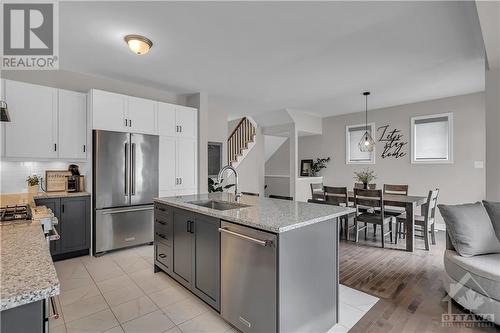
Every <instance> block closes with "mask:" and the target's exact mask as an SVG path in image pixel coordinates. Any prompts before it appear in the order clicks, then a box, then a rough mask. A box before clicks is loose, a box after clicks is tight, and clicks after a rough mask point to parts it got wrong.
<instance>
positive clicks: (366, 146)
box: [358, 131, 375, 152]
mask: <svg viewBox="0 0 500 333" xmlns="http://www.w3.org/2000/svg"><path fill="white" fill-rule="evenodd" d="M358 146H359V150H360V151H362V152H372V151H373V148H374V147H375V141H374V140H373V138H372V136H371V135H370V133H368V131H366V132H365V134H363V137H362V138H361V141H359V143H358Z"/></svg>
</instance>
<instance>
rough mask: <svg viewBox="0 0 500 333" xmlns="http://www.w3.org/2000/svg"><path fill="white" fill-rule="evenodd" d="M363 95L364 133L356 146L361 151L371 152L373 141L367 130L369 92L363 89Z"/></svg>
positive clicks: (373, 146) (373, 145)
mask: <svg viewBox="0 0 500 333" xmlns="http://www.w3.org/2000/svg"><path fill="white" fill-rule="evenodd" d="M363 95H364V96H365V134H363V137H362V138H361V141H359V144H358V146H359V150H360V151H362V152H372V151H373V148H375V141H374V140H373V138H372V136H371V135H370V133H369V132H368V96H369V95H370V92H369V91H365V92H363Z"/></svg>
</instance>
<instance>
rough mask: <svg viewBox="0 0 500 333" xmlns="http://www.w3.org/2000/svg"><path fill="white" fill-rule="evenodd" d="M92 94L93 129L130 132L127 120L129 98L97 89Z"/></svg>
mask: <svg viewBox="0 0 500 333" xmlns="http://www.w3.org/2000/svg"><path fill="white" fill-rule="evenodd" d="M91 94H92V129H101V130H108V131H116V132H128V131H129V127H128V120H127V119H126V118H125V116H126V106H127V96H125V95H120V94H115V93H110V92H107V91H102V90H95V89H93V90H92V91H91ZM126 120H127V125H126V124H125V121H126Z"/></svg>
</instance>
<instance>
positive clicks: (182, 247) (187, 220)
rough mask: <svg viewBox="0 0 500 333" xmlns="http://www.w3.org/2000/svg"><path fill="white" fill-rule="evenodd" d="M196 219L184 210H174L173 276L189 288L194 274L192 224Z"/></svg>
mask: <svg viewBox="0 0 500 333" xmlns="http://www.w3.org/2000/svg"><path fill="white" fill-rule="evenodd" d="M192 221H194V218H193V216H192V214H191V213H188V212H186V211H183V210H179V209H174V210H173V222H174V223H173V235H174V237H173V241H172V249H173V255H172V261H173V263H172V275H173V276H174V277H175V279H176V280H177V281H178V282H179V283H181V284H183V285H184V286H185V287H187V288H191V272H192V263H193V261H192V258H193V257H192V234H191V229H190V227H191V224H192Z"/></svg>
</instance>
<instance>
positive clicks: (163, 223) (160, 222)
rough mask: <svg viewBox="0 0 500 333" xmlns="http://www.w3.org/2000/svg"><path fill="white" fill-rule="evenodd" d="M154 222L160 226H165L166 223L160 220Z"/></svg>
mask: <svg viewBox="0 0 500 333" xmlns="http://www.w3.org/2000/svg"><path fill="white" fill-rule="evenodd" d="M155 221H156V222H157V223H159V224H162V225H167V223H166V222H163V221H160V220H158V219H156V220H155Z"/></svg>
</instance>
